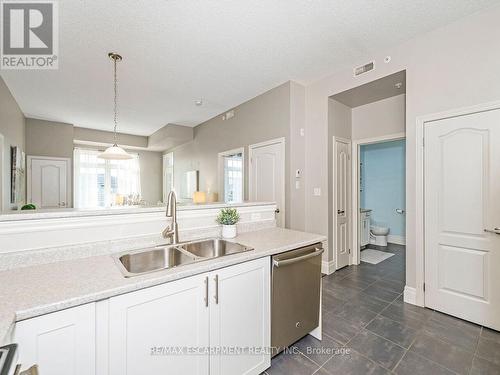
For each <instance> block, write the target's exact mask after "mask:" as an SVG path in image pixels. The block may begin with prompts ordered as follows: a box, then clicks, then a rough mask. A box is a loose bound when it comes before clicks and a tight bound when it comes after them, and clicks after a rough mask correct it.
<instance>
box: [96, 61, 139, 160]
mask: <svg viewBox="0 0 500 375" xmlns="http://www.w3.org/2000/svg"><path fill="white" fill-rule="evenodd" d="M108 57H109V58H110V59H111V60H112V61H113V67H114V70H113V78H114V93H115V95H114V114H115V117H114V123H115V126H114V129H113V138H114V142H115V143H114V144H113V146H111V147H108V148H107V149H106V150H105V151H104V152H102V153H100V154H99V155H97V157H98V158H100V159H106V160H128V159H132V155H130V154H128V153H127V151H125V150H124V149H123V148H121V147H119V146H118V145H117V144H116V128H117V127H118V79H117V75H116V63H117V62H118V61H122V57H121V56H120V55H119V54H117V53H115V52H110V53H108Z"/></svg>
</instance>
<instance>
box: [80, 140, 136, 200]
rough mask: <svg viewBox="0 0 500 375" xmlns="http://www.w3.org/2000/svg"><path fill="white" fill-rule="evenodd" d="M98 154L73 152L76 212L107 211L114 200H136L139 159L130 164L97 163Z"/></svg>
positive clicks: (121, 161)
mask: <svg viewBox="0 0 500 375" xmlns="http://www.w3.org/2000/svg"><path fill="white" fill-rule="evenodd" d="M99 153H100V151H98V150H87V149H80V148H76V149H75V151H74V186H75V187H74V190H75V193H74V200H75V207H77V208H92V207H110V206H112V205H115V204H116V203H117V196H121V197H124V198H127V197H136V198H137V197H140V194H141V171H140V164H139V155H137V154H131V155H133V158H132V159H130V160H104V159H99V158H98V157H97V155H99Z"/></svg>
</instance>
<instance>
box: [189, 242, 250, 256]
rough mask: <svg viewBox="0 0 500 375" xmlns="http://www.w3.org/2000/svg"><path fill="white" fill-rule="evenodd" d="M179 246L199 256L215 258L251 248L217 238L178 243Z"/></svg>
mask: <svg viewBox="0 0 500 375" xmlns="http://www.w3.org/2000/svg"><path fill="white" fill-rule="evenodd" d="M179 248H180V249H182V250H185V251H187V252H189V253H191V254H193V255H195V256H196V257H200V258H216V257H221V256H224V255H229V254H235V253H242V252H244V251H249V250H252V248H250V247H248V246H245V245H242V244H239V243H236V242H230V241H226V240H221V239H219V238H214V239H209V240H203V241H197V242H190V243H186V244H182V245H180V246H179Z"/></svg>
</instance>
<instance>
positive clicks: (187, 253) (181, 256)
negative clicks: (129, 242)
mask: <svg viewBox="0 0 500 375" xmlns="http://www.w3.org/2000/svg"><path fill="white" fill-rule="evenodd" d="M249 250H253V249H252V248H250V247H248V246H245V245H242V244H240V243H237V242H231V241H226V240H223V239H219V238H211V239H207V240H200V241H194V242H186V243H180V244H176V245H161V246H157V247H153V248H149V249H142V250H136V251H130V252H126V253H121V254H117V255H115V256H114V258H115V260H116V262H117V264H118V267H119V268H120V270H121V272H122V273H123V275H124V276H125V277H133V276H139V275H143V274H145V273H150V272H156V271H160V270H164V269H168V268H173V267H178V266H182V265H185V264H191V263H195V262H200V261H204V260H208V259H213V258H218V257H222V256H225V255H230V254H236V253H242V252H245V251H249Z"/></svg>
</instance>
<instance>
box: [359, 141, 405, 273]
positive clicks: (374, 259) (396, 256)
mask: <svg viewBox="0 0 500 375" xmlns="http://www.w3.org/2000/svg"><path fill="white" fill-rule="evenodd" d="M353 149H354V153H355V155H354V158H353V162H354V165H355V166H356V167H355V168H353V169H354V170H355V176H354V179H353V180H354V181H355V183H354V185H355V186H356V187H355V189H356V193H357V194H356V196H357V199H356V197H355V198H354V199H353V206H354V207H353V211H355V212H356V213H357V218H356V219H355V221H353V222H354V223H357V233H356V234H357V235H355V236H354V237H355V241H353V242H354V245H355V249H357V252H356V253H357V254H356V255H357V256H358V257H359V258H358V263H359V261H361V262H363V264H365V263H366V264H370V265H374V266H376V265H378V264H380V263H382V262H383V264H384V266H386V265H388V263H391V264H392V263H393V266H394V268H395V269H404V262H405V245H406V215H405V214H406V203H405V202H406V139H405V136H404V134H392V135H387V136H383V137H377V138H374V139H362V140H358V141H356V142H354V143H353ZM391 258H393V259H391Z"/></svg>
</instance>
